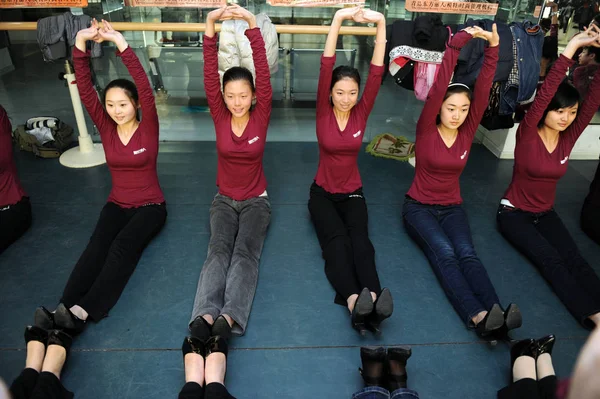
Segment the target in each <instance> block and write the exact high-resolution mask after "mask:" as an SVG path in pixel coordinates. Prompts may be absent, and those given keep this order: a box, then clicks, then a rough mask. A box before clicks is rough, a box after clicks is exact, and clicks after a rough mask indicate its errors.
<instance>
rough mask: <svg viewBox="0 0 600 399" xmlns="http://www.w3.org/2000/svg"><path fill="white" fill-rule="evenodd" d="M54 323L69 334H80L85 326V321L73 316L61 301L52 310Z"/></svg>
mask: <svg viewBox="0 0 600 399" xmlns="http://www.w3.org/2000/svg"><path fill="white" fill-rule="evenodd" d="M54 323H55V324H56V327H57V328H59V329H61V330H65V332H66V333H68V334H69V335H77V334H80V333H81V332H82V331H83V330H84V329H85V326H86V321H85V320H81V319H80V318H79V317H77V316H75V315H74V314H73V313H72V312H71V311H70V310H69V309H67V307H66V306H65V305H64V304H63V303H59V304H58V307H57V308H56V311H55V312H54Z"/></svg>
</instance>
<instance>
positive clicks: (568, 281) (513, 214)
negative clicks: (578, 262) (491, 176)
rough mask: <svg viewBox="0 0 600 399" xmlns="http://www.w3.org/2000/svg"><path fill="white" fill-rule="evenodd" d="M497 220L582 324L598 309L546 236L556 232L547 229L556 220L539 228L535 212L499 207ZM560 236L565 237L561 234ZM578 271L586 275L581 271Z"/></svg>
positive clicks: (505, 235) (504, 234)
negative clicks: (541, 228)
mask: <svg viewBox="0 0 600 399" xmlns="http://www.w3.org/2000/svg"><path fill="white" fill-rule="evenodd" d="M497 221H498V228H499V230H500V232H501V233H502V235H503V236H504V237H505V238H506V239H507V240H508V241H509V242H510V243H511V244H512V245H513V246H514V247H516V248H517V249H518V250H519V251H521V252H522V253H523V254H524V255H525V256H527V257H528V258H529V260H530V261H531V262H532V263H533V264H534V265H535V266H536V268H537V269H538V270H539V271H540V273H541V274H542V276H543V277H544V278H545V279H546V281H548V283H549V284H550V286H551V287H552V289H553V290H554V292H555V293H556V295H557V296H558V297H559V298H560V300H561V301H562V302H563V303H564V304H565V306H566V307H567V309H569V311H570V312H571V314H572V315H573V316H574V317H575V318H576V319H577V320H578V321H579V322H580V323H582V324H584V325H585V324H586V323H588V321H587V320H586V319H587V318H588V317H590V316H591V315H595V314H597V313H598V312H599V311H600V304H598V303H595V302H594V298H593V297H591V296H590V295H589V294H588V292H587V290H586V288H587V287H588V285H587V284H586V285H582V284H581V283H580V281H578V278H577V277H576V276H575V275H573V274H572V273H571V271H570V270H569V266H568V265H567V264H566V263H565V261H564V260H563V257H562V256H561V255H560V253H559V252H558V251H557V249H556V248H555V247H554V245H552V244H551V243H550V242H549V241H548V239H547V238H546V235H548V234H557V235H558V234H560V231H558V232H553V233H550V232H549V231H548V229H550V228H552V227H555V228H556V226H557V225H556V223H551V222H552V219H550V220H549V221H548V222H544V225H543V230H542V231H540V230H539V225H540V224H541V222H540V218H538V217H537V216H535V215H533V214H531V213H528V212H524V211H520V210H508V209H506V208H501V209H500V211H499V212H498V215H497ZM552 225H554V226H552ZM562 238H565V239H567V238H566V237H564V236H562ZM588 267H589V266H588ZM579 273H580V274H581V275H586V273H585V272H584V273H581V272H579ZM592 273H593V271H592ZM587 275H590V274H589V273H588V274H587ZM592 284H593V283H592Z"/></svg>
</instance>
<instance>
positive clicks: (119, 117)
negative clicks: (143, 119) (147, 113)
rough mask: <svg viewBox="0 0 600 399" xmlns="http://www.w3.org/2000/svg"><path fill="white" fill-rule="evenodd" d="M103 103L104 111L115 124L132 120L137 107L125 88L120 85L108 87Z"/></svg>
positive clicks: (122, 123)
mask: <svg viewBox="0 0 600 399" xmlns="http://www.w3.org/2000/svg"><path fill="white" fill-rule="evenodd" d="M104 105H105V106H106V112H108V115H110V117H111V118H112V119H113V120H114V121H115V122H116V123H117V125H124V124H127V123H129V122H131V121H132V120H134V119H135V117H136V114H137V109H138V107H137V105H136V104H134V103H133V101H132V100H131V98H129V96H128V95H127V93H126V92H125V90H123V89H122V88H120V87H113V88H111V89H108V91H107V92H106V98H105V102H104Z"/></svg>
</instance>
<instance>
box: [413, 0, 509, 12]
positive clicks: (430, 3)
mask: <svg viewBox="0 0 600 399" xmlns="http://www.w3.org/2000/svg"><path fill="white" fill-rule="evenodd" d="M406 10H407V11H411V12H435V13H443V14H475V15H496V13H497V12H498V4H490V3H473V2H466V1H452V0H406Z"/></svg>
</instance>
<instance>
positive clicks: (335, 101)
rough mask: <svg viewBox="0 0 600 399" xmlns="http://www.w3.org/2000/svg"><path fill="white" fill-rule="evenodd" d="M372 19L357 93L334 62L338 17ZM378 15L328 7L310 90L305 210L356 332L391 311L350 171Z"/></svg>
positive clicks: (378, 62)
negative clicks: (312, 169) (310, 173)
mask: <svg viewBox="0 0 600 399" xmlns="http://www.w3.org/2000/svg"><path fill="white" fill-rule="evenodd" d="M346 19H353V20H354V21H355V22H359V23H364V22H367V23H369V22H370V23H376V24H377V33H376V37H375V48H374V49H373V56H372V58H371V66H370V69H369V76H368V78H367V83H366V85H365V88H364V91H363V94H362V97H361V98H360V100H359V99H358V92H359V88H360V75H359V74H358V70H356V69H355V68H351V67H348V66H339V67H337V68H335V69H334V68H333V67H334V65H335V60H336V58H335V49H336V43H337V39H338V33H339V30H340V27H341V26H342V22H343V21H344V20H346ZM385 37H386V33H385V18H384V17H383V15H382V14H380V13H378V12H375V11H371V10H362V9H361V8H359V7H354V8H343V9H341V10H338V11H337V12H336V13H335V16H334V18H333V22H332V23H331V27H330V28H329V33H328V35H327V41H326V42H325V50H324V51H323V57H322V58H321V72H320V75H319V87H318V89H317V140H318V142H319V168H318V170H317V175H316V177H315V180H314V183H313V184H312V186H311V187H310V199H309V201H308V210H309V211H310V215H311V218H312V222H313V224H314V226H315V230H316V232H317V237H318V239H319V244H320V245H321V250H322V252H323V258H324V259H325V274H326V276H327V279H328V280H329V282H330V283H331V285H332V286H333V288H334V289H335V291H336V293H337V295H336V299H335V302H336V303H337V304H339V305H342V306H346V307H347V308H348V310H349V312H350V314H351V322H352V327H353V328H355V329H356V330H357V331H358V332H359V333H360V334H361V335H364V334H366V330H367V329H370V330H372V331H373V332H375V333H379V332H380V330H379V324H380V323H381V322H382V321H383V320H384V319H386V318H388V317H390V316H391V315H392V311H393V302H392V295H391V293H390V291H389V290H388V289H387V288H384V289H383V290H382V289H381V285H380V283H379V276H378V275H377V268H376V267H375V248H373V244H372V243H371V240H370V239H369V226H368V224H369V223H368V214H367V203H366V200H365V196H364V194H363V189H362V181H361V178H360V173H359V171H358V162H357V158H358V153H359V151H360V149H361V146H362V140H363V137H364V132H365V130H366V127H367V119H368V117H369V114H370V113H371V110H372V109H373V105H374V104H375V98H376V97H377V93H378V92H379V88H380V87H381V79H382V76H383V72H384V65H383V58H384V54H385V42H386V38H385Z"/></svg>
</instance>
